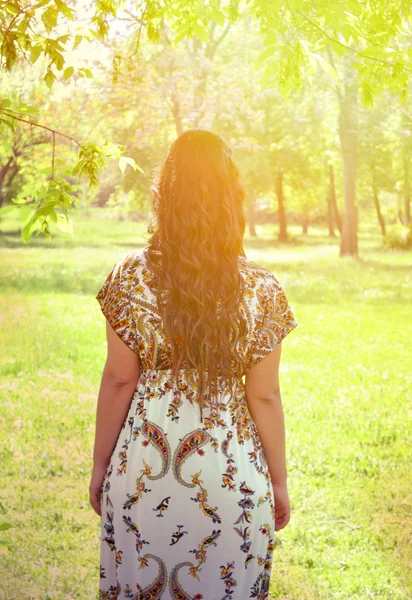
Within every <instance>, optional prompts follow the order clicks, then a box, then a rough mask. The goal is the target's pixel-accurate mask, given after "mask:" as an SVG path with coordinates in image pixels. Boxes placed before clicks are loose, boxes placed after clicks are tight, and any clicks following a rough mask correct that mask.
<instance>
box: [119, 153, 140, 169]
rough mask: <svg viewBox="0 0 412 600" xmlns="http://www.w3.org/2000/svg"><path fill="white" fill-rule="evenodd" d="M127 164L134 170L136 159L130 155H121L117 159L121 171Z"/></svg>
mask: <svg viewBox="0 0 412 600" xmlns="http://www.w3.org/2000/svg"><path fill="white" fill-rule="evenodd" d="M127 165H130V166H131V167H132V169H133V170H134V171H136V169H137V164H136V161H135V160H134V159H133V158H131V157H130V156H121V157H120V159H119V168H120V170H121V172H122V173H124V172H125V170H126V167H127Z"/></svg>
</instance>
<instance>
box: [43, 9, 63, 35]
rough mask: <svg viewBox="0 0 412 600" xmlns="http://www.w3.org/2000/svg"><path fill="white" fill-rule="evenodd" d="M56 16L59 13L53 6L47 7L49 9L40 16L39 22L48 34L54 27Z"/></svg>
mask: <svg viewBox="0 0 412 600" xmlns="http://www.w3.org/2000/svg"><path fill="white" fill-rule="evenodd" d="M58 16H59V13H58V11H57V10H56V9H55V8H54V7H53V6H49V8H46V10H45V11H44V13H43V14H42V16H41V20H42V21H43V23H44V25H45V27H46V30H47V32H48V33H50V31H51V30H52V29H53V27H56V25H57V18H58Z"/></svg>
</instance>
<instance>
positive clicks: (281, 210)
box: [276, 170, 288, 242]
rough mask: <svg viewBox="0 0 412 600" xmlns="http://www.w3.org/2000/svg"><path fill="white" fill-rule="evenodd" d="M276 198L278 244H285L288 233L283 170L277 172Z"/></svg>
mask: <svg viewBox="0 0 412 600" xmlns="http://www.w3.org/2000/svg"><path fill="white" fill-rule="evenodd" d="M276 197H277V199H278V215H279V236H278V239H279V241H280V242H287V239H288V232H287V223H286V213H285V201H284V196H283V170H280V171H278V173H277V176H276Z"/></svg>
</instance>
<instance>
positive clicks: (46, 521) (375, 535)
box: [0, 209, 412, 600]
mask: <svg viewBox="0 0 412 600" xmlns="http://www.w3.org/2000/svg"><path fill="white" fill-rule="evenodd" d="M108 216H109V215H107V214H106V213H104V212H103V211H99V210H98V209H97V210H92V211H89V212H88V214H81V213H80V212H79V213H77V214H76V215H75V216H74V217H73V219H74V221H75V236H74V238H72V237H71V236H70V235H68V234H63V233H58V232H54V235H55V237H53V239H52V240H51V241H47V240H44V239H41V238H39V237H37V238H33V239H32V240H30V243H29V244H28V245H25V244H24V243H23V242H22V240H21V238H20V232H19V231H18V227H17V225H18V224H17V222H14V221H12V220H11V219H7V218H4V220H3V221H2V222H1V223H0V252H1V262H0V289H1V292H0V294H1V296H0V301H1V307H0V329H1V343H0V402H1V413H0V435H1V439H2V443H1V444H0V453H1V457H0V460H1V463H0V464H1V472H0V524H1V523H2V522H8V523H10V524H11V528H10V529H8V530H5V531H0V538H1V539H2V540H5V541H6V542H7V545H8V551H7V552H6V551H5V549H3V553H2V556H1V560H0V582H1V584H0V599H1V600H3V599H4V600H74V599H76V600H77V599H78V600H95V599H97V598H98V577H99V535H100V531H99V518H98V516H97V515H96V514H95V513H94V512H93V510H92V508H91V507H90V505H89V503H88V485H89V478H90V472H91V466H92V446H93V440H94V426H95V425H94V423H95V407H96V400H97V395H98V388H99V384H100V377H101V372H102V368H103V365H104V360H105V351H106V345H105V344H106V342H105V323H104V317H103V315H102V313H101V311H100V308H99V305H98V302H97V300H96V299H95V295H96V293H97V291H98V289H99V288H100V286H101V285H102V283H103V281H104V279H105V278H106V276H107V274H108V273H109V271H110V270H111V268H112V267H113V265H114V263H115V262H116V260H117V259H118V258H119V257H120V255H122V254H123V253H125V252H127V251H129V250H133V249H136V248H141V247H143V246H144V245H145V234H144V232H145V231H146V224H145V223H138V222H133V221H119V220H115V219H111V218H108ZM103 217H105V218H103ZM275 233H276V232H275V227H271V226H270V225H267V226H264V227H260V228H258V234H259V237H258V238H257V239H250V238H248V237H246V240H245V247H246V252H247V255H248V256H249V258H251V259H253V260H256V261H257V262H260V263H261V264H263V265H264V266H266V267H268V268H269V269H270V270H272V271H273V272H274V273H275V274H276V275H277V277H278V278H279V280H280V282H281V283H282V285H283V288H284V290H285V292H286V295H287V297H288V299H289V303H290V305H291V307H292V308H293V311H294V313H295V316H296V319H297V321H298V323H299V325H298V327H297V328H296V329H295V330H294V331H293V332H291V333H290V334H289V335H288V336H287V338H286V339H285V340H284V343H283V351H282V361H281V389H282V399H283V405H284V411H285V420H286V429H287V431H286V435H287V444H288V448H287V451H288V473H289V493H290V497H291V505H292V515H291V521H290V523H289V525H288V526H287V527H286V528H285V529H284V530H282V531H280V532H278V533H277V534H276V536H275V552H274V561H273V572H272V580H271V595H270V597H271V599H275V598H276V599H281V600H315V599H316V600H317V599H327V600H332V599H350V600H367V599H371V598H379V599H387V600H389V599H390V600H401V599H402V600H403V599H407V598H412V570H411V567H412V478H411V471H410V462H411V461H410V456H411V455H410V449H411V447H412V439H411V438H412V432H411V426H410V423H411V416H412V414H411V389H412V370H411V365H412V344H411V332H412V277H411V274H412V253H411V252H401V251H394V250H385V249H382V248H381V241H380V236H379V233H378V231H377V230H375V229H372V228H362V227H361V228H360V232H359V254H360V258H359V259H354V258H340V257H339V239H338V238H335V239H333V238H329V237H328V236H327V232H326V229H323V228H311V229H310V231H309V235H305V236H302V235H301V234H300V229H299V228H297V227H293V226H292V227H291V228H290V234H291V241H290V242H289V243H287V244H279V243H278V242H277V241H276V236H275ZM238 597H239V596H236V598H238ZM245 599H246V596H245ZM205 600H209V599H205Z"/></svg>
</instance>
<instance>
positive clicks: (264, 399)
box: [246, 342, 290, 530]
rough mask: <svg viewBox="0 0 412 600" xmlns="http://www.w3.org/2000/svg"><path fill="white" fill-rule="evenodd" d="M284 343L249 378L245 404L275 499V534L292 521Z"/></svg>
mask: <svg viewBox="0 0 412 600" xmlns="http://www.w3.org/2000/svg"><path fill="white" fill-rule="evenodd" d="M281 352H282V344H281V342H280V343H279V344H277V345H276V347H275V349H274V350H273V351H272V352H270V353H269V354H267V356H266V357H265V358H263V359H262V360H260V361H259V362H258V363H256V364H255V365H253V366H252V367H251V368H250V369H249V371H248V372H247V375H246V400H247V404H248V408H249V412H250V415H251V417H252V419H253V421H254V422H255V424H256V427H257V430H258V432H259V437H260V439H261V442H262V447H263V451H264V453H265V456H266V460H267V463H268V469H269V473H270V478H271V481H272V486H273V492H274V496H275V517H276V530H279V529H282V528H283V527H285V526H286V525H287V523H288V522H289V519H290V504H289V497H288V492H287V468H286V447H285V446H286V444H285V422H284V415H283V407H282V399H281V393H280V385H279V363H280V356H281Z"/></svg>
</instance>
